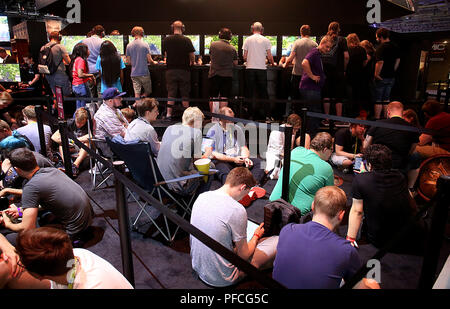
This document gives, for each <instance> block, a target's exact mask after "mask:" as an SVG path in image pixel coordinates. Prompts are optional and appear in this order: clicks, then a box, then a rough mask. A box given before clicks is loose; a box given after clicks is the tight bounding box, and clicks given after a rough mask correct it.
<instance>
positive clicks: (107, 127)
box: [94, 103, 128, 140]
mask: <svg viewBox="0 0 450 309" xmlns="http://www.w3.org/2000/svg"><path fill="white" fill-rule="evenodd" d="M94 120H95V125H94V128H95V129H94V136H95V138H97V139H100V140H105V137H106V136H110V137H114V136H115V135H117V134H122V136H125V132H126V127H125V124H126V125H127V126H128V121H127V120H126V119H125V117H124V116H123V115H122V112H121V111H120V110H119V109H115V108H111V107H109V106H108V105H106V103H103V104H102V105H101V106H100V108H99V109H98V111H97V112H96V113H95V115H94Z"/></svg>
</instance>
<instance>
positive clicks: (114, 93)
mask: <svg viewBox="0 0 450 309" xmlns="http://www.w3.org/2000/svg"><path fill="white" fill-rule="evenodd" d="M125 94H126V92H120V91H119V89H117V88H115V87H112V88H108V89H106V90H105V91H103V100H110V99H114V98H117V97H122V96H124V95H125Z"/></svg>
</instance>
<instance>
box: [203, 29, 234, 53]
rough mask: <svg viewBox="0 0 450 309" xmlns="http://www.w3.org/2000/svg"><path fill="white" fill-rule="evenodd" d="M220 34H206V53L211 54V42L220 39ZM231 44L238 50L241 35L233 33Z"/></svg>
mask: <svg viewBox="0 0 450 309" xmlns="http://www.w3.org/2000/svg"><path fill="white" fill-rule="evenodd" d="M218 40H219V35H217V34H216V35H205V55H209V48H210V47H211V43H212V42H215V41H218ZM230 44H231V45H232V46H234V48H236V51H237V50H238V44H239V37H238V36H237V35H233V36H232V37H231V40H230Z"/></svg>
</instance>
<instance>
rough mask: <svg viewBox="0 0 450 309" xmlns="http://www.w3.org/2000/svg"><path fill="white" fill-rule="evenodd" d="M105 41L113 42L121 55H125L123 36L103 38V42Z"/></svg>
mask: <svg viewBox="0 0 450 309" xmlns="http://www.w3.org/2000/svg"><path fill="white" fill-rule="evenodd" d="M105 40H109V41H111V42H112V43H113V44H114V46H115V47H116V49H117V52H118V53H119V54H120V55H125V52H124V49H123V35H106V36H105V37H103V41H105Z"/></svg>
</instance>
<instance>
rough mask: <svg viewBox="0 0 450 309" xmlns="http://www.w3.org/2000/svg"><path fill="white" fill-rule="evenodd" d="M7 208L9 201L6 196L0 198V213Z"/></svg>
mask: <svg viewBox="0 0 450 309" xmlns="http://www.w3.org/2000/svg"><path fill="white" fill-rule="evenodd" d="M8 208H9V199H8V198H7V197H6V196H2V197H0V211H3V210H6V209H8Z"/></svg>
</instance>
